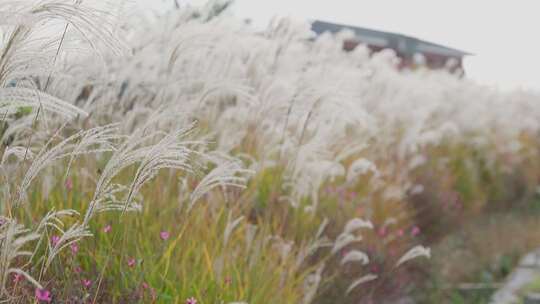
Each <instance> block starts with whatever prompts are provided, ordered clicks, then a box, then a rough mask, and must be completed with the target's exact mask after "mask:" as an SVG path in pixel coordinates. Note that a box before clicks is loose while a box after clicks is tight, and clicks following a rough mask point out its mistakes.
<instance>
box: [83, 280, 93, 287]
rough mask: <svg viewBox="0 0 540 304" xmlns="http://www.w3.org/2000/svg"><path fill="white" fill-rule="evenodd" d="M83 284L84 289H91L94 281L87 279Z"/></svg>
mask: <svg viewBox="0 0 540 304" xmlns="http://www.w3.org/2000/svg"><path fill="white" fill-rule="evenodd" d="M82 284H83V286H84V287H86V288H89V287H90V286H92V281H90V280H87V279H83V280H82Z"/></svg>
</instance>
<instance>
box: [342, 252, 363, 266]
mask: <svg viewBox="0 0 540 304" xmlns="http://www.w3.org/2000/svg"><path fill="white" fill-rule="evenodd" d="M350 262H360V263H361V264H362V265H367V264H369V257H368V256H367V254H366V253H364V252H362V251H358V250H352V251H349V252H347V253H346V254H345V256H344V257H343V259H341V265H345V264H347V263H350Z"/></svg>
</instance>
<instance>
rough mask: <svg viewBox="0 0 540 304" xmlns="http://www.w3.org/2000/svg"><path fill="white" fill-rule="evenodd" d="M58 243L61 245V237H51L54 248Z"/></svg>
mask: <svg viewBox="0 0 540 304" xmlns="http://www.w3.org/2000/svg"><path fill="white" fill-rule="evenodd" d="M58 243H60V237H59V236H58V235H53V236H52V237H51V244H52V245H53V247H56V245H58Z"/></svg>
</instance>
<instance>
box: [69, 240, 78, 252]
mask: <svg viewBox="0 0 540 304" xmlns="http://www.w3.org/2000/svg"><path fill="white" fill-rule="evenodd" d="M69 247H70V248H71V253H73V255H76V254H77V252H79V245H77V243H71V245H69Z"/></svg>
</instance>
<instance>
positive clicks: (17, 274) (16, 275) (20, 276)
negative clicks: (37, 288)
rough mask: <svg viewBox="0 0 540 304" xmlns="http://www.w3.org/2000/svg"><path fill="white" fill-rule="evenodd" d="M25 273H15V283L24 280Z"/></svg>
mask: <svg viewBox="0 0 540 304" xmlns="http://www.w3.org/2000/svg"><path fill="white" fill-rule="evenodd" d="M22 279H23V275H22V274H20V273H14V274H13V283H15V284H17V283H18V282H20V281H22Z"/></svg>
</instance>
